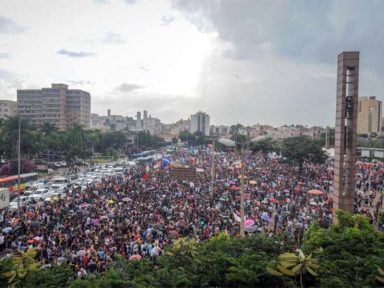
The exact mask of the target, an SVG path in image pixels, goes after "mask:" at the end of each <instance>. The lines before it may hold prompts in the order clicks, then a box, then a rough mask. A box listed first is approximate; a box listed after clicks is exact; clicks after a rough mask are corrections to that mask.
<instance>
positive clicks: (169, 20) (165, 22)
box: [161, 15, 175, 26]
mask: <svg viewBox="0 0 384 288" xmlns="http://www.w3.org/2000/svg"><path fill="white" fill-rule="evenodd" d="M173 21H175V17H173V16H172V15H164V16H163V18H161V26H168V25H169V24H171V23H172V22H173Z"/></svg>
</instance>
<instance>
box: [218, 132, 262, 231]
mask: <svg viewBox="0 0 384 288" xmlns="http://www.w3.org/2000/svg"><path fill="white" fill-rule="evenodd" d="M266 138H267V137H266V136H264V135H261V136H257V137H255V138H252V139H251V140H250V141H247V142H245V143H238V142H236V141H233V140H230V139H225V138H221V139H219V143H221V144H223V145H225V146H228V147H236V145H237V144H241V155H240V163H241V164H240V165H241V168H240V171H241V172H240V173H241V175H240V237H241V238H244V237H245V232H244V214H245V213H244V173H245V169H244V168H245V167H244V166H245V161H244V145H247V144H250V143H256V142H259V141H261V140H264V139H266Z"/></svg>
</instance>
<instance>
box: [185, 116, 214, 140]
mask: <svg viewBox="0 0 384 288" xmlns="http://www.w3.org/2000/svg"><path fill="white" fill-rule="evenodd" d="M209 128H210V125H209V115H208V114H207V113H204V112H201V111H199V112H197V113H196V114H194V115H191V122H190V126H189V132H190V133H195V132H202V133H204V134H205V135H206V136H209Z"/></svg>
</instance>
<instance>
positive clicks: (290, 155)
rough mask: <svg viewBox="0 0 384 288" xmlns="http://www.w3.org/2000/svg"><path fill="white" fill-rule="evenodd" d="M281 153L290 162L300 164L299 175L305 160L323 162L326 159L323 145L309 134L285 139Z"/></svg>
mask: <svg viewBox="0 0 384 288" xmlns="http://www.w3.org/2000/svg"><path fill="white" fill-rule="evenodd" d="M281 154H282V156H283V157H284V158H285V159H286V160H287V161H288V162H290V163H292V164H294V165H297V166H299V177H300V176H301V172H302V169H303V164H304V162H305V161H310V162H313V163H323V162H324V161H325V159H326V155H325V153H324V151H323V150H322V147H321V145H319V143H317V142H316V141H313V140H311V139H310V138H309V137H307V136H298V137H292V138H287V139H284V141H283V144H282V149H281Z"/></svg>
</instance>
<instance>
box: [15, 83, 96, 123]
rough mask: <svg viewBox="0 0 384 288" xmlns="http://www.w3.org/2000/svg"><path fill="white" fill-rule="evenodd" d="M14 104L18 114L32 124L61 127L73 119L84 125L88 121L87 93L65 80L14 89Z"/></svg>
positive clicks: (89, 103)
mask: <svg viewBox="0 0 384 288" xmlns="http://www.w3.org/2000/svg"><path fill="white" fill-rule="evenodd" d="M17 104H18V109H19V111H20V116H21V117H22V118H24V119H28V120H30V121H31V122H32V123H33V124H36V125H43V124H44V123H50V124H52V125H55V126H56V127H57V128H58V129H59V130H65V129H67V128H69V127H71V126H73V125H74V124H75V123H77V124H80V125H82V126H83V127H84V128H86V129H87V128H89V127H90V124H91V95H90V94H89V93H88V92H85V91H82V90H77V89H76V90H71V89H68V86H67V85H65V84H52V86H51V88H42V89H23V90H17Z"/></svg>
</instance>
